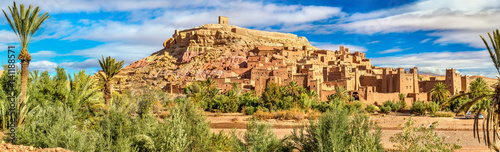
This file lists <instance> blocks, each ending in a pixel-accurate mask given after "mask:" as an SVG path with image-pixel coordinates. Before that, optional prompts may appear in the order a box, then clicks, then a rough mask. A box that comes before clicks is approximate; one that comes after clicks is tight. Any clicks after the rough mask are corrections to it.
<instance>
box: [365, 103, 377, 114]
mask: <svg viewBox="0 0 500 152" xmlns="http://www.w3.org/2000/svg"><path fill="white" fill-rule="evenodd" d="M365 111H366V112H368V113H374V112H375V106H374V105H371V104H369V105H366V108H365Z"/></svg>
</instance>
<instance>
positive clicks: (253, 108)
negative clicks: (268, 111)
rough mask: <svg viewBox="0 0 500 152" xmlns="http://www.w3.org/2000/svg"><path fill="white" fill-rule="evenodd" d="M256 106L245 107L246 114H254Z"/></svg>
mask: <svg viewBox="0 0 500 152" xmlns="http://www.w3.org/2000/svg"><path fill="white" fill-rule="evenodd" d="M255 110H256V108H255V107H252V106H248V107H245V114H246V115H253V113H255Z"/></svg>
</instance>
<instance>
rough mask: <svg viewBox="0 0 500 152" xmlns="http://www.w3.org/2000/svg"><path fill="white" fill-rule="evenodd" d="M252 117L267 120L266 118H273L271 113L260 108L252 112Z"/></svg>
mask: <svg viewBox="0 0 500 152" xmlns="http://www.w3.org/2000/svg"><path fill="white" fill-rule="evenodd" d="M253 118H255V119H257V120H267V119H272V118H273V114H271V113H270V112H264V111H261V110H257V111H256V112H255V113H254V114H253Z"/></svg>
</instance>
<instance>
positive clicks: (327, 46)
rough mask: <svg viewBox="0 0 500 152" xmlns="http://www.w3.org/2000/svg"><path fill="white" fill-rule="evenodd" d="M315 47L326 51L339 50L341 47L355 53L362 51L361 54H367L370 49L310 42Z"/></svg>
mask: <svg viewBox="0 0 500 152" xmlns="http://www.w3.org/2000/svg"><path fill="white" fill-rule="evenodd" d="M310 43H311V44H312V45H313V46H315V47H317V48H319V49H325V50H332V51H335V50H339V48H340V46H345V48H349V51H351V52H355V51H360V52H366V51H367V50H368V49H366V48H365V47H362V46H355V45H350V44H331V43H319V42H310Z"/></svg>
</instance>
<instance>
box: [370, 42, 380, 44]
mask: <svg viewBox="0 0 500 152" xmlns="http://www.w3.org/2000/svg"><path fill="white" fill-rule="evenodd" d="M375 43H380V41H371V42H368V44H375Z"/></svg>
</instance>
